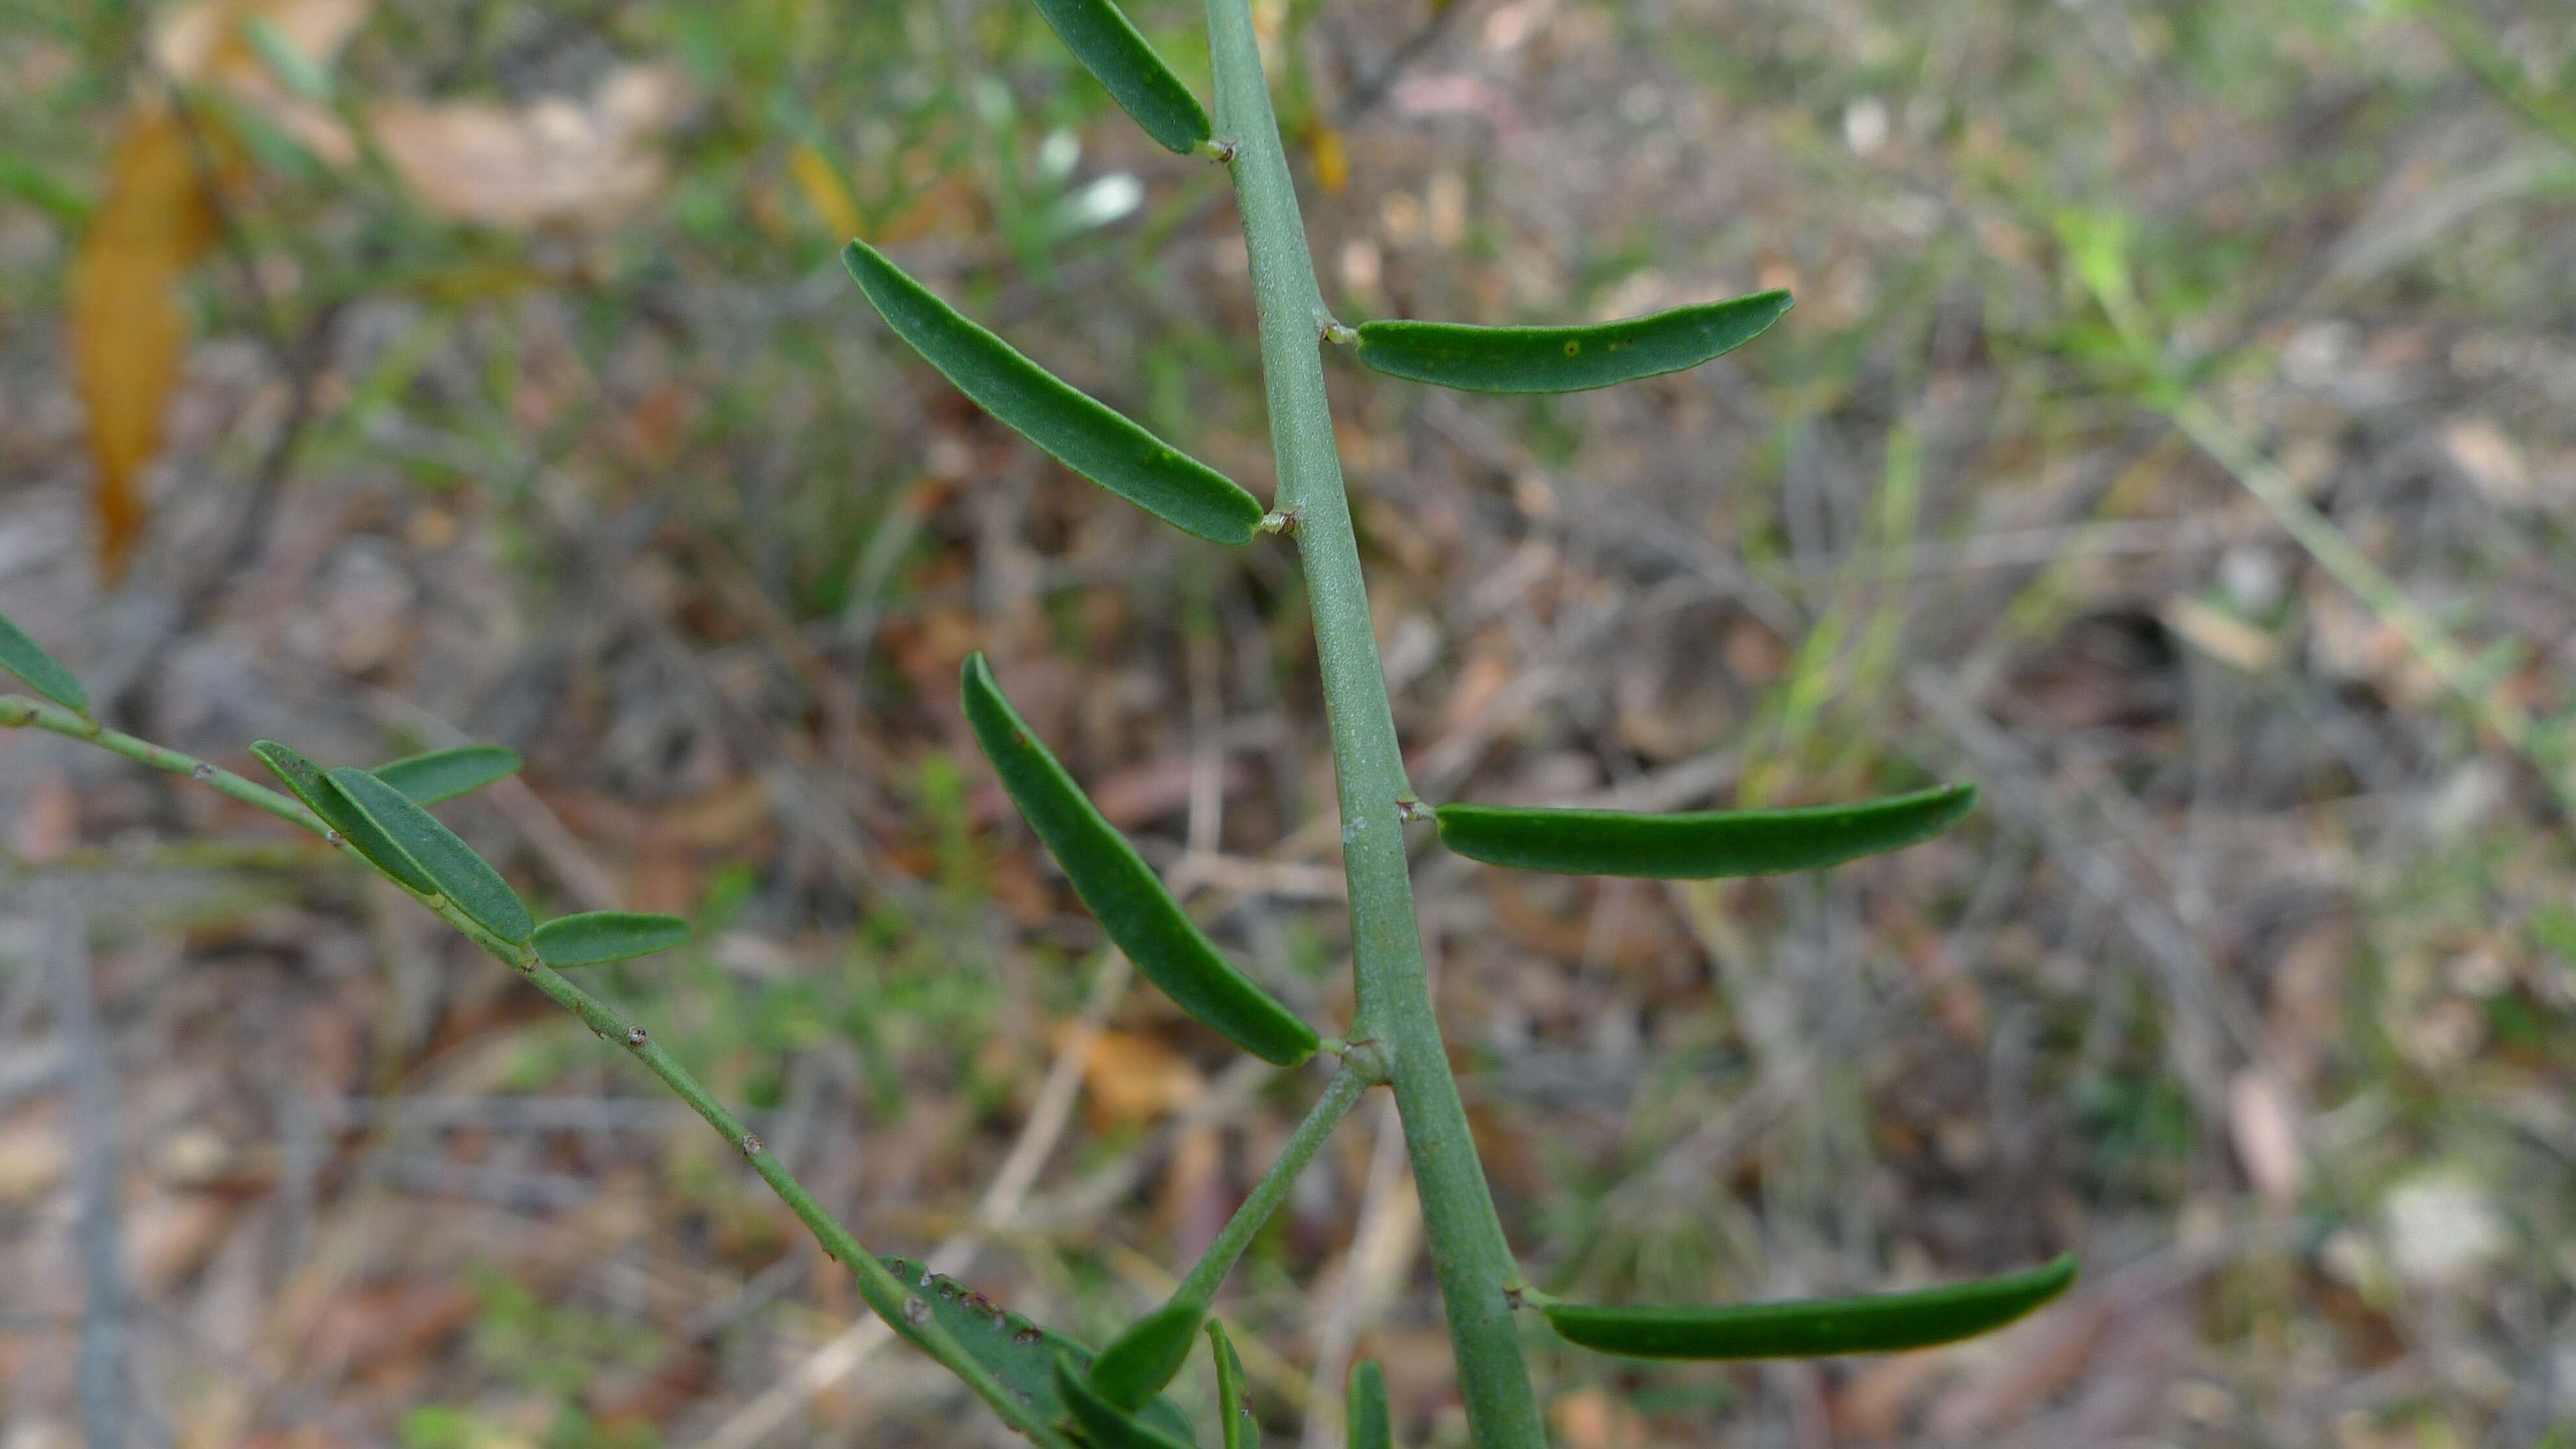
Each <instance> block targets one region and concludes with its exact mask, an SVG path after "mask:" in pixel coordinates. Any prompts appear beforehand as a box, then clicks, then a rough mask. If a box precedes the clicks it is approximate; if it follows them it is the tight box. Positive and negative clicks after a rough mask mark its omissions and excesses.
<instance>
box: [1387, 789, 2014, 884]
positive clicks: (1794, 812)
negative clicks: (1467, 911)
mask: <svg viewBox="0 0 2576 1449" xmlns="http://www.w3.org/2000/svg"><path fill="white" fill-rule="evenodd" d="M1976 803H1977V787H1976V786H1974V785H1943V786H1940V787H1938V788H1935V789H1930V790H1918V791H1916V792H1914V793H1913V794H1910V795H1890V796H1888V797H1886V798H1884V799H1880V800H1864V801H1862V802H1860V803H1858V804H1854V805H1809V806H1802V807H1800V808H1797V809H1791V810H1706V811H1694V812H1689V813H1684V814H1678V815H1638V814H1633V813H1630V812H1628V811H1624V810H1546V809H1530V808H1521V807H1517V806H1506V805H1443V806H1441V807H1440V808H1439V809H1438V810H1437V811H1435V812H1433V813H1434V815H1435V816H1436V818H1437V819H1438V821H1439V824H1440V843H1441V844H1443V845H1446V846H1448V847H1449V848H1450V849H1451V850H1454V851H1456V852H1458V853H1459V854H1460V855H1463V856H1466V857H1468V858H1469V859H1471V860H1481V861H1483V862H1485V863H1486V864H1487V865H1504V866H1512V867H1515V868H1517V869H1520V870H1545V871H1556V872H1558V873H1560V874H1566V875H1625V876H1644V877H1649V878H1653V879H1658V880H1707V879H1710V878H1713V877H1716V876H1742V875H1778V874H1781V873H1783V872H1787V871H1797V870H1815V869H1818V868H1820V867H1823V866H1828V865H1836V864H1839V863H1841V862H1843V861H1846V860H1851V859H1853V858H1855V857H1858V856H1863V855H1876V854H1878V853H1880V852H1881V851H1888V850H1894V849H1896V848H1897V847H1899V846H1905V845H1912V844H1914V843H1915V842H1916V841H1919V840H1927V839H1929V838H1931V837H1932V836H1935V835H1938V834H1940V833H1941V832H1942V831H1944V830H1947V829H1949V828H1950V827H1951V826H1953V825H1955V824H1957V823H1958V822H1959V821H1960V819H1961V818H1962V817H1964V816H1965V815H1966V814H1967V813H1968V811H1969V810H1970V809H1972V808H1974V807H1975V805H1976Z"/></svg>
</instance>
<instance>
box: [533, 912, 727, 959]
mask: <svg viewBox="0 0 2576 1449" xmlns="http://www.w3.org/2000/svg"><path fill="white" fill-rule="evenodd" d="M533 939H534V941H535V943H536V947H537V955H538V956H539V957H540V958H542V959H543V960H544V961H545V963H546V964H547V965H549V966H552V967H554V968H555V969H556V970H558V971H560V970H563V969H565V968H567V967H572V966H600V965H605V964H606V963H608V962H611V961H628V960H632V959H634V958H635V957H637V956H650V955H652V954H653V953H654V952H656V951H668V950H670V949H671V948H672V947H674V946H676V945H678V944H680V943H681V942H682V941H685V940H687V939H689V923H688V922H686V921H684V920H681V919H680V918H679V917H677V916H658V915H650V914H647V913H645V912H642V911H590V912H587V913H585V914H582V915H578V916H558V917H556V918H555V919H553V920H551V921H548V922H546V923H545V924H544V925H542V926H539V927H537V931H536V935H535V937H534V938H533Z"/></svg>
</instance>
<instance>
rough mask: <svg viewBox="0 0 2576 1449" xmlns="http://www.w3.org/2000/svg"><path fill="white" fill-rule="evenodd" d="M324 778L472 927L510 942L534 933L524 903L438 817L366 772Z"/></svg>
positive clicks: (342, 770)
mask: <svg viewBox="0 0 2576 1449" xmlns="http://www.w3.org/2000/svg"><path fill="white" fill-rule="evenodd" d="M322 778H323V779H325V780H327V781H329V782H330V784H331V788H333V789H334V790H337V791H339V792H340V794H341V795H342V796H344V797H346V798H347V800H348V801H349V803H350V804H352V805H354V806H356V807H357V808H358V809H359V810H360V811H362V812H364V813H365V815H366V816H367V818H368V819H371V820H373V821H375V822H376V824H377V825H378V826H380V827H382V828H383V830H384V832H385V834H386V835H387V836H389V837H391V838H392V840H393V842H394V844H396V845H398V846H400V847H401V848H402V850H403V853H404V854H406V855H408V856H410V857H411V858H412V860H413V861H415V862H417V863H418V864H419V866H420V868H421V870H422V871H424V872H426V873H427V874H428V876H429V878H430V879H431V880H433V881H436V882H437V883H438V892H439V894H441V895H444V896H446V897H447V898H448V899H449V900H451V901H454V902H455V903H456V908H457V909H458V910H460V911H463V912H464V913H465V914H466V915H467V916H470V917H472V918H473V920H474V923H475V924H476V925H479V926H481V927H482V928H483V929H484V930H487V931H489V932H491V933H492V934H493V935H495V936H498V937H500V938H501V939H502V940H504V941H514V942H516V941H525V940H527V939H528V936H529V934H530V933H531V932H532V931H533V930H535V928H536V922H534V921H532V920H530V919H529V917H528V907H527V905H526V903H524V902H522V901H521V900H520V899H519V897H518V893H517V892H515V891H513V890H511V889H510V883H509V882H508V881H505V880H503V879H501V873H500V872H499V871H497V870H494V869H493V868H492V865H491V862H489V861H487V860H485V859H484V858H483V857H481V856H479V855H476V854H475V853H474V847H472V846H470V845H467V844H466V843H465V842H464V841H462V840H459V839H457V838H456V832H455V831H453V830H450V829H448V828H447V827H446V826H444V825H441V824H439V823H438V817H436V816H434V815H432V814H430V813H429V812H428V811H426V810H423V809H422V808H420V807H419V806H417V805H414V804H413V803H411V799H410V797H408V796H406V795H404V794H403V793H402V792H401V791H400V790H397V789H395V788H394V787H393V786H391V785H388V784H386V783H385V782H384V781H382V780H379V779H377V778H376V777H375V776H373V775H370V774H368V773H367V772H366V771H364V770H353V769H351V768H349V767H348V766H345V765H343V766H341V767H340V768H339V769H336V770H332V771H330V772H329V773H327V774H325V775H324V776H323V777H322Z"/></svg>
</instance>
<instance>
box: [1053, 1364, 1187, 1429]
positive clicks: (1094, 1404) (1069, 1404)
mask: <svg viewBox="0 0 2576 1449" xmlns="http://www.w3.org/2000/svg"><path fill="white" fill-rule="evenodd" d="M1055 1391H1056V1394H1057V1396H1058V1397H1059V1398H1061V1399H1063V1401H1064V1406H1065V1408H1066V1409H1068V1410H1070V1411H1071V1412H1072V1414H1073V1422H1074V1425H1075V1427H1077V1428H1079V1429H1080V1430H1082V1437H1083V1438H1084V1439H1086V1440H1088V1441H1089V1442H1090V1444H1091V1449H1195V1445H1196V1441H1195V1440H1194V1439H1192V1438H1191V1436H1190V1435H1189V1434H1188V1433H1187V1432H1186V1427H1187V1426H1186V1425H1185V1426H1183V1427H1184V1430H1185V1432H1183V1433H1181V1434H1177V1435H1175V1434H1171V1433H1168V1432H1166V1431H1165V1430H1163V1429H1160V1428H1157V1427H1155V1426H1153V1425H1150V1424H1147V1423H1146V1422H1145V1421H1144V1420H1142V1419H1139V1418H1137V1417H1135V1416H1134V1415H1132V1414H1129V1413H1128V1412H1127V1411H1126V1410H1125V1409H1122V1408H1120V1407H1118V1406H1117V1405H1116V1404H1113V1403H1111V1402H1109V1401H1108V1400H1107V1399H1104V1398H1102V1397H1101V1396H1100V1391H1099V1390H1098V1389H1096V1388H1093V1387H1092V1385H1091V1380H1089V1379H1087V1378H1085V1377H1083V1374H1082V1365H1080V1364H1078V1363H1076V1362H1074V1360H1073V1358H1072V1356H1071V1355H1069V1354H1058V1355H1056V1360H1055Z"/></svg>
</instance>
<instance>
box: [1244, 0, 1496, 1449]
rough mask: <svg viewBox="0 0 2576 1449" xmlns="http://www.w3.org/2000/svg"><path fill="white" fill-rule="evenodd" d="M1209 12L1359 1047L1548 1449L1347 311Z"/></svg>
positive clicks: (1274, 123)
mask: <svg viewBox="0 0 2576 1449" xmlns="http://www.w3.org/2000/svg"><path fill="white" fill-rule="evenodd" d="M1207 17H1208V49H1209V54H1210V60H1211V64H1212V67H1213V70H1214V72H1215V77H1216V129H1217V139H1218V140H1220V141H1222V142H1226V143H1230V144H1231V145H1232V146H1233V148H1234V150H1233V157H1232V159H1231V160H1230V161H1229V162H1227V165H1228V167H1229V168H1230V169H1231V170H1232V172H1233V174H1234V189H1235V199H1236V204H1237V207H1238V208H1239V209H1240V211H1241V212H1242V215H1243V231H1244V239H1245V242H1246V244H1247V246H1248V248H1249V251H1250V254H1251V261H1252V290H1253V298H1254V304H1255V307H1256V309H1257V310H1258V312H1259V316H1260V323H1261V364H1262V366H1261V371H1262V380H1263V385H1264V387H1265V389H1266V391H1267V395H1268V400H1269V405H1270V439H1271V448H1272V452H1273V455H1274V457H1275V458H1276V460H1277V463H1278V470H1279V493H1278V498H1277V501H1276V505H1275V506H1276V507H1278V508H1279V509H1280V510H1281V511H1283V512H1286V513H1289V514H1292V515H1293V516H1294V517H1295V520H1296V528H1295V537H1296V539H1297V549H1298V555H1299V557H1300V559H1301V560H1302V562H1303V564H1304V568H1305V575H1306V593H1307V598H1308V603H1309V607H1310V608H1311V609H1312V611H1313V614H1314V622H1315V652H1316V655H1317V658H1318V660H1319V662H1320V664H1321V666H1322V673H1323V686H1324V708H1325V713H1326V716H1327V718H1328V719H1329V722H1330V725H1331V731H1332V743H1333V766H1334V775H1335V779H1336V784H1337V789H1338V793H1339V797H1340V801H1339V803H1340V807H1341V817H1342V869H1343V872H1344V874H1345V876H1346V877H1347V879H1348V880H1349V882H1350V901H1351V953H1352V961H1353V968H1354V970H1355V972H1356V974H1357V978H1358V980H1357V985H1358V999H1359V1004H1358V1010H1357V1012H1356V1014H1355V1019H1354V1021H1353V1024H1352V1029H1351V1032H1350V1038H1351V1040H1352V1041H1353V1042H1354V1043H1365V1042H1368V1041H1370V1040H1372V1039H1374V1040H1375V1041H1377V1043H1378V1044H1379V1046H1380V1049H1381V1051H1382V1053H1383V1055H1384V1057H1385V1060H1386V1064H1387V1071H1388V1075H1389V1080H1390V1083H1391V1085H1392V1086H1393V1087H1394V1089H1395V1101H1396V1109H1397V1111H1398V1112H1399V1113H1400V1114H1401V1115H1402V1117H1403V1122H1404V1141H1405V1148H1406V1150H1407V1152H1408V1153H1409V1154H1410V1155H1411V1157H1412V1159H1413V1174H1414V1178H1415V1180H1416V1182H1417V1184H1418V1185H1419V1187H1420V1189H1421V1194H1422V1217H1423V1226H1424V1228H1425V1230H1426V1232H1427V1233H1428V1235H1429V1237H1430V1244H1431V1261H1432V1265H1433V1267H1434V1269H1435V1270H1436V1271H1437V1273H1438V1276H1439V1280H1440V1296H1441V1302H1442V1304H1443V1306H1444V1307H1445V1308H1446V1310H1447V1312H1448V1317H1449V1339H1450V1343H1451V1346H1452V1347H1453V1348H1454V1349H1455V1351H1456V1353H1457V1358H1458V1385H1459V1390H1460V1393H1461V1394H1462V1396H1463V1397H1464V1398H1465V1400H1466V1406H1467V1424H1468V1429H1469V1432H1470V1433H1471V1434H1473V1436H1474V1438H1475V1441H1476V1443H1477V1445H1478V1446H1480V1449H1543V1446H1544V1444H1545V1442H1546V1440H1545V1435H1544V1432H1543V1430H1542V1428H1541V1425H1540V1420H1539V1412H1538V1400H1537V1397H1536V1395H1535V1394H1533V1393H1532V1392H1531V1389H1530V1380H1529V1369H1528V1367H1527V1366H1526V1365H1525V1364H1524V1363H1523V1362H1522V1359H1521V1350H1520V1338H1519V1334H1518V1332H1517V1330H1516V1329H1515V1327H1514V1325H1513V1322H1512V1311H1511V1302H1510V1300H1509V1299H1508V1298H1507V1297H1506V1288H1507V1285H1512V1284H1515V1283H1517V1282H1518V1280H1519V1272H1518V1270H1517V1269H1516V1268H1515V1266H1514V1264H1513V1261H1512V1255H1511V1247H1510V1245H1509V1244H1508V1243H1507V1242H1505V1241H1504V1238H1503V1227H1502V1220H1501V1219H1500V1217H1498V1216H1497V1215H1496V1213H1495V1211H1494V1200H1493V1195H1492V1193H1491V1192H1490V1191H1489V1190H1488V1189H1487V1187H1486V1185H1485V1169H1484V1164H1483V1163H1482V1162H1481V1161H1479V1160H1478V1159H1477V1156H1476V1146H1475V1139H1474V1137H1473V1136H1472V1135H1471V1133H1470V1132H1469V1130H1468V1126H1467V1111H1466V1107H1465V1106H1464V1105H1463V1104H1462V1103H1461V1102H1460V1101H1459V1099H1458V1084H1457V1082H1456V1080H1455V1079H1454V1078H1452V1077H1451V1076H1450V1074H1449V1054H1448V1049H1447V1047H1446V1046H1445V1045H1444V1044H1443V1043H1442V1041H1441V1039H1440V1025H1439V1021H1438V1019H1437V1017H1436V1016H1435V1014H1434V1012H1433V1008H1432V1001H1431V991H1430V986H1429V983H1428V981H1427V979H1426V978H1425V975H1424V972H1423V966H1422V937H1421V931H1420V927H1419V925H1418V923H1417V922H1416V920H1415V918H1414V909H1413V882H1412V879H1411V876H1410V875H1409V873H1408V870H1407V864H1406V860H1405V848H1404V832H1403V830H1402V828H1401V825H1400V823H1399V822H1398V820H1397V818H1396V804H1397V802H1398V801H1399V800H1407V799H1410V798H1412V793H1413V792H1412V790H1411V788H1410V787H1409V786H1408V785H1407V783H1406V780H1405V774H1404V757H1403V754H1402V753H1401V751H1400V750H1399V749H1398V747H1397V744H1396V735H1395V716H1394V711H1393V709H1392V708H1391V707H1390V705H1389V703H1388V700H1387V692H1386V675H1385V672H1384V670H1383V669H1381V668H1380V666H1379V663H1378V656H1377V635H1376V632H1375V630H1374V628H1373V626H1372V625H1371V622H1370V619H1369V604H1368V585H1367V582H1366V580H1365V579H1363V578H1362V576H1361V573H1360V554H1359V541H1358V539H1357V537H1356V536H1355V535H1354V534H1353V533H1352V530H1351V514H1350V501H1349V498H1348V496H1347V495H1346V494H1345V492H1344V490H1343V487H1342V466H1341V460H1340V458H1339V456H1338V455H1337V454H1336V453H1335V451H1334V445H1333V419H1332V411H1331V408H1330V406H1329V404H1328V402H1327V400H1326V397H1325V392H1324V367H1323V358H1322V355H1321V353H1322V346H1323V337H1324V329H1325V328H1326V327H1327V326H1329V325H1331V320H1332V319H1331V316H1330V314H1329V313H1328V312H1326V310H1325V308H1324V301H1323V294H1322V292H1321V290H1320V289H1319V288H1318V287H1317V285H1316V281H1315V265H1314V259H1313V257H1312V256H1311V255H1310V254H1309V253H1308V251H1307V247H1306V232H1305V224H1304V222H1303V220H1302V219H1301V218H1300V217H1299V215H1298V211H1297V190H1296V183H1295V182H1294V181H1292V180H1291V179H1290V177H1289V174H1288V157H1287V154H1286V151H1285V150H1284V149H1283V148H1282V146H1281V145H1280V141H1279V123H1278V119H1277V117H1276V116H1274V115H1273V114H1272V113H1271V109H1270V91H1269V86H1268V83H1267V82H1266V81H1265V80H1264V79H1263V76H1262V69H1261V44H1260V41H1259V40H1258V39H1257V38H1256V36H1255V35H1254V33H1253V28H1252V11H1251V7H1250V5H1249V4H1248V3H1247V0H1207Z"/></svg>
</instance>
